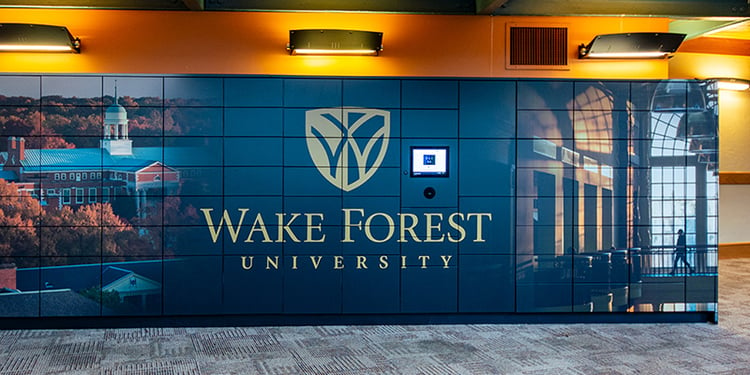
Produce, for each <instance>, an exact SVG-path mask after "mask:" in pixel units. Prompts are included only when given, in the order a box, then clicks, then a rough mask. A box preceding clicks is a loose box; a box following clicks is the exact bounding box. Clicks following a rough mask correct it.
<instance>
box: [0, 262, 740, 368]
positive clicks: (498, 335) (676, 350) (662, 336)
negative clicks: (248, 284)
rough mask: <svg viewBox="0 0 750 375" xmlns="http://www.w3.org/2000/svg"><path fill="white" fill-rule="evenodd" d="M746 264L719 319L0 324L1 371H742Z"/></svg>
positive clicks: (728, 269)
mask: <svg viewBox="0 0 750 375" xmlns="http://www.w3.org/2000/svg"><path fill="white" fill-rule="evenodd" d="M749 281H750V259H744V258H743V259H730V260H721V261H720V273H719V309H720V313H719V324H709V323H697V324H532V325H506V324H498V325H495V324H487V325H481V324H480V325H415V326H410V325H387V326H306V327H241V328H237V327H231V328H227V327H225V328H139V329H83V330H78V329H77V330H6V331H0V375H6V374H7V375H11V374H12V375H22V374H23V375H26V374H29V375H32V374H139V375H140V374H144V375H145V374H159V375H169V374H279V375H281V374H342V375H343V374H435V375H437V374H555V375H563V374H586V375H590V374H750V282H749Z"/></svg>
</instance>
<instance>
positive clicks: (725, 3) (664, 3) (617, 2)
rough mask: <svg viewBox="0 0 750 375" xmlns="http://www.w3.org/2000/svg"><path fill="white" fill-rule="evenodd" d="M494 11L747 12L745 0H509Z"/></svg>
mask: <svg viewBox="0 0 750 375" xmlns="http://www.w3.org/2000/svg"><path fill="white" fill-rule="evenodd" d="M494 14H495V15H541V16H566V15H568V16H585V15H632V16H637V15H643V16H651V15H653V16H668V17H669V16H671V17H742V16H748V15H750V13H749V12H748V3H747V0H606V1H604V0H542V1H537V0H509V1H507V2H506V3H505V4H503V5H502V6H500V7H499V8H497V10H495V12H494Z"/></svg>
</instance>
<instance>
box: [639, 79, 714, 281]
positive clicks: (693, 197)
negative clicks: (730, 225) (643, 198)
mask: <svg viewBox="0 0 750 375" xmlns="http://www.w3.org/2000/svg"><path fill="white" fill-rule="evenodd" d="M714 91H715V90H714ZM715 110H716V95H715V93H714V94H712V85H711V84H709V85H701V84H698V83H693V82H664V83H660V84H659V85H658V86H657V88H656V90H655V92H654V98H653V100H652V107H651V126H650V131H651V135H650V138H651V142H652V143H651V148H650V165H651V168H650V174H651V187H650V188H651V200H650V203H651V246H652V248H653V249H654V252H655V253H656V254H659V256H656V257H655V258H654V259H653V261H654V266H655V267H657V268H660V269H661V271H669V270H672V269H673V263H674V262H675V258H674V256H673V250H674V249H675V246H676V243H677V241H678V237H679V235H678V231H680V230H682V231H683V232H684V235H685V239H686V243H687V246H688V251H687V261H688V262H687V264H689V265H690V266H687V264H685V265H684V266H685V268H683V271H685V272H690V271H691V268H693V269H695V271H696V272H698V273H701V272H704V273H705V272H709V271H710V270H712V269H713V270H715V267H716V257H715V256H713V257H711V256H709V257H706V252H715V250H716V245H717V243H718V229H717V226H718V225H717V223H718V216H717V208H718V200H717V199H716V198H717V197H718V194H717V193H718V191H717V190H718V175H717V170H716V160H715V155H716V149H715V148H716V147H715V146H714V145H715V142H716V121H715ZM681 266H682V264H681ZM696 266H697V267H696Z"/></svg>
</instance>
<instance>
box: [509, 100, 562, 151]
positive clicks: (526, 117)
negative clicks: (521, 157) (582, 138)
mask: <svg viewBox="0 0 750 375" xmlns="http://www.w3.org/2000/svg"><path fill="white" fill-rule="evenodd" d="M517 116H518V117H517V119H518V127H517V129H518V138H520V139H527V138H528V139H534V138H540V139H547V140H555V139H571V138H573V123H572V118H573V112H572V111H567V110H541V109H538V110H519V111H518V113H517ZM556 143H559V142H556ZM570 147H572V144H571V145H570Z"/></svg>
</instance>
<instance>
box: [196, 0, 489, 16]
mask: <svg viewBox="0 0 750 375" xmlns="http://www.w3.org/2000/svg"><path fill="white" fill-rule="evenodd" d="M206 9H208V10H287V11H293V10H316V11H317V10H334V11H335V10H339V11H369V12H396V13H450V14H470V13H474V11H475V5H474V0H408V1H405V0H206Z"/></svg>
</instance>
